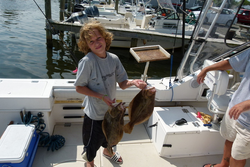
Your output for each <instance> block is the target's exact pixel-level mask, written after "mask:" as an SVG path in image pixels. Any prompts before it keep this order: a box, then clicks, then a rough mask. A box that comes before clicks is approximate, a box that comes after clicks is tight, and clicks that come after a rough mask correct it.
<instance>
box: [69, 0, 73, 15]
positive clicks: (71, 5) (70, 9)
mask: <svg viewBox="0 0 250 167" xmlns="http://www.w3.org/2000/svg"><path fill="white" fill-rule="evenodd" d="M72 8H73V4H72V0H68V13H72V11H73V9H72Z"/></svg>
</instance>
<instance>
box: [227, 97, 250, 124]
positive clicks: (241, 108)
mask: <svg viewBox="0 0 250 167" xmlns="http://www.w3.org/2000/svg"><path fill="white" fill-rule="evenodd" d="M249 110H250V100H247V101H243V102H241V103H239V104H236V105H235V106H233V107H232V108H231V109H230V110H229V116H230V118H234V119H235V120H236V119H238V118H239V116H240V114H241V113H243V112H245V111H249Z"/></svg>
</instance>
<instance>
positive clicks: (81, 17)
mask: <svg viewBox="0 0 250 167" xmlns="http://www.w3.org/2000/svg"><path fill="white" fill-rule="evenodd" d="M87 20H88V16H87V14H86V13H85V12H84V11H81V12H75V13H72V14H71V16H70V17H69V18H68V19H67V20H66V21H65V22H68V23H74V22H75V21H79V22H80V23H81V24H83V23H84V22H86V21H87Z"/></svg>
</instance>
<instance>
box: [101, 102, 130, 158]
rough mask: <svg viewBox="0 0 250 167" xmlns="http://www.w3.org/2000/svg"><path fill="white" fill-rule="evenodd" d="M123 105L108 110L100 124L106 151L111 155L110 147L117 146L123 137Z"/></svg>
mask: <svg viewBox="0 0 250 167" xmlns="http://www.w3.org/2000/svg"><path fill="white" fill-rule="evenodd" d="M124 104H125V103H122V102H120V103H119V104H117V105H116V106H112V107H110V108H109V109H108V111H107V112H106V114H105V116H104V120H103V122H102V131H103V133H104V135H105V137H106V140H107V142H108V146H107V149H108V151H109V153H110V155H113V150H112V147H113V146H115V145H117V144H118V143H119V141H120V140H121V139H122V136H123V126H124V119H123V117H124V113H125V111H126V107H125V106H124Z"/></svg>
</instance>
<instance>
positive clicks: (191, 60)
mask: <svg viewBox="0 0 250 167" xmlns="http://www.w3.org/2000/svg"><path fill="white" fill-rule="evenodd" d="M228 2H230V1H226V0H224V1H212V0H211V1H210V0H207V1H205V2H204V4H202V6H203V8H202V10H201V11H197V12H198V14H197V12H196V11H189V12H194V13H195V15H196V16H197V20H196V30H195V31H194V33H193V36H192V39H191V40H190V43H189V47H188V49H187V50H186V52H185V55H184V57H183V60H182V63H181V66H180V67H179V69H178V79H179V80H181V79H182V78H183V77H184V76H187V75H189V74H192V73H193V72H195V71H197V70H199V69H201V68H202V65H203V62H204V60H205V59H209V60H213V61H219V60H221V59H223V58H226V57H231V56H233V55H236V54H237V53H239V51H241V50H244V49H247V48H248V47H249V44H248V43H247V42H249V39H250V16H249V15H250V12H248V11H250V7H249V6H248V5H247V4H249V3H250V0H246V1H244V2H243V1H237V0H233V1H231V2H230V3H228ZM247 7H248V8H249V10H245V11H246V12H245V13H244V10H243V12H242V9H243V8H244V9H245V8H247ZM199 28H203V29H204V33H203V34H199V33H196V32H197V31H198V29H199Z"/></svg>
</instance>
